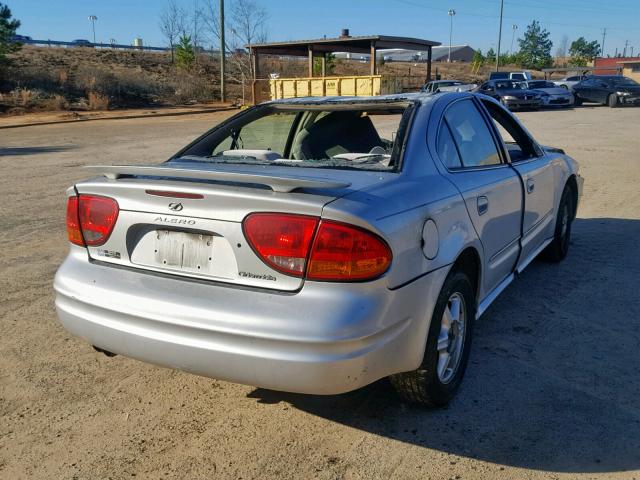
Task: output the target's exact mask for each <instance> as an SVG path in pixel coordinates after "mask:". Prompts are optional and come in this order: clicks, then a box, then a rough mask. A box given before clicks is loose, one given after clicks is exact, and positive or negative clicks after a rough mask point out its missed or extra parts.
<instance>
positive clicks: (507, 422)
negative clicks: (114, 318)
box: [0, 107, 640, 479]
mask: <svg viewBox="0 0 640 480" xmlns="http://www.w3.org/2000/svg"><path fill="white" fill-rule="evenodd" d="M227 115H228V113H217V114H207V115H194V116H189V117H173V118H155V119H140V120H113V121H95V122H88V123H82V124H70V125H69V124H67V125H51V126H42V127H26V128H17V129H11V130H4V131H0V189H1V191H2V202H0V212H1V217H0V227H1V228H0V245H2V250H1V251H0V266H1V271H2V274H1V276H0V292H1V294H0V295H1V296H0V298H1V300H2V301H1V302H0V315H1V320H0V359H1V363H0V477H2V478H7V479H9V478H11V479H16V478H46V479H50V478H78V479H95V478H131V477H136V476H137V477H138V478H175V479H182V478H242V479H250V478H261V479H262V478H274V479H275V478H278V479H300V478H320V479H339V478H340V479H341V478H346V479H373V478H403V479H404V478H415V479H429V478H431V479H450V478H454V479H473V478H492V479H506V478H517V479H529V478H536V479H537V478H562V479H573V478H584V479H587V478H610V479H631V478H638V479H640V374H639V373H638V365H639V363H640V362H639V360H640V348H639V347H640V334H639V327H640V307H639V306H638V301H637V298H638V294H637V292H638V289H637V284H638V280H640V256H639V255H638V254H637V249H638V242H639V240H640V196H639V195H638V194H639V192H640V188H639V187H638V185H639V182H640V157H639V155H638V154H639V152H640V109H637V108H636V109H633V108H624V109H622V108H621V109H609V108H605V107H583V108H579V109H575V110H569V111H558V112H556V111H552V112H527V113H523V114H520V116H521V118H522V119H523V120H524V122H525V124H526V125H527V127H528V128H529V129H530V130H531V131H532V133H533V134H534V135H535V136H536V137H537V138H538V139H539V140H540V141H541V142H542V143H545V144H549V145H554V146H560V147H563V148H565V149H566V150H567V152H568V153H569V154H571V155H573V156H574V157H575V158H577V159H578V160H579V161H580V162H581V164H582V174H583V176H584V177H585V178H586V185H585V192H584V199H583V204H582V206H581V208H580V211H579V218H578V219H577V220H576V223H575V225H574V241H573V244H572V247H571V252H570V254H569V257H568V258H567V259H566V261H565V262H563V263H561V264H559V265H550V264H545V263H541V262H534V263H533V264H532V265H531V266H530V267H529V268H528V270H527V271H526V272H525V273H524V275H523V276H522V277H521V278H520V279H519V280H518V281H517V282H516V283H515V284H513V285H512V286H511V287H509V288H508V289H507V291H506V292H505V293H504V294H503V295H502V296H501V297H500V298H499V299H498V300H497V301H496V302H495V303H494V305H493V306H492V307H491V308H490V309H489V311H488V312H487V313H486V314H485V315H484V316H483V318H482V319H481V320H480V321H479V322H478V323H477V324H476V329H475V339H474V346H473V351H472V353H471V361H470V365H469V368H468V370H467V375H466V378H465V381H464V383H463V386H462V388H461V390H460V392H459V395H458V397H457V398H456V399H455V400H454V401H453V402H452V403H451V405H450V406H449V407H448V408H446V409H442V410H437V411H428V410H421V409H418V408H414V407H410V406H407V405H403V404H402V403H399V402H398V401H397V400H396V398H395V397H394V394H393V392H392V391H391V389H390V387H389V386H388V385H387V383H386V382H384V381H382V382H378V383H376V384H374V385H372V386H370V387H367V388H365V389H362V390H360V391H357V392H354V393H352V394H347V395H342V396H336V397H314V396H303V395H292V394H285V393H278V392H272V391H266V390H263V389H256V388H252V387H249V386H241V385H234V384H230V383H226V382H221V381H216V380H211V379H207V378H200V377H196V376H192V375H188V374H184V373H181V372H176V371H170V370H166V369H162V368H158V367H154V366H152V365H147V364H143V363H140V362H136V361H134V360H129V359H127V358H122V357H115V358H112V359H109V358H107V357H105V356H103V355H101V354H97V353H96V352H94V351H93V350H92V349H91V347H90V346H89V345H87V344H85V343H83V342H82V341H80V340H78V339H76V338H74V337H71V336H70V335H68V334H67V333H66V332H65V331H64V330H63V329H62V328H61V327H60V325H59V324H58V322H57V320H56V317H55V313H54V307H53V291H52V287H51V284H52V280H53V275H54V272H55V270H56V267H57V266H58V265H59V264H60V262H61V261H62V259H63V258H64V256H65V254H66V250H67V242H66V239H65V231H64V208H65V198H64V190H65V188H66V187H67V186H69V185H71V184H72V183H73V181H74V180H78V179H81V178H83V177H84V176H86V175H85V174H84V173H83V172H82V170H81V169H79V168H78V167H79V166H81V165H84V164H89V163H136V162H151V161H159V160H163V159H165V158H166V157H167V156H168V155H169V154H171V153H172V152H174V151H175V150H177V149H178V147H180V146H182V145H183V144H185V143H186V142H187V141H188V140H190V139H191V138H193V137H194V136H196V135H197V134H199V133H200V132H202V131H204V130H205V129H206V128H208V127H209V126H211V125H213V124H215V123H217V122H219V121H221V120H222V119H223V118H225V117H226V116H227Z"/></svg>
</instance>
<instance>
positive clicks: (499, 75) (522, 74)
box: [489, 70, 533, 81]
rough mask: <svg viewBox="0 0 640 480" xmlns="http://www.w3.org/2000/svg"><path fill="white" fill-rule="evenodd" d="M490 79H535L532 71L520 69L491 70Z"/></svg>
mask: <svg viewBox="0 0 640 480" xmlns="http://www.w3.org/2000/svg"><path fill="white" fill-rule="evenodd" d="M489 80H521V81H523V80H533V77H532V76H531V72H527V71H524V70H523V71H519V72H491V73H490V74H489Z"/></svg>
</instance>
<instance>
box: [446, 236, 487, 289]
mask: <svg viewBox="0 0 640 480" xmlns="http://www.w3.org/2000/svg"><path fill="white" fill-rule="evenodd" d="M451 270H460V271H462V272H464V273H466V274H467V275H468V276H469V280H471V284H472V286H473V291H474V292H475V295H476V302H477V301H478V300H479V298H480V286H481V283H482V262H481V260H480V253H479V252H478V250H476V249H475V248H474V247H472V246H468V247H466V248H465V249H464V250H462V251H461V252H460V254H459V255H458V257H457V258H456V260H455V262H453V266H452V267H451Z"/></svg>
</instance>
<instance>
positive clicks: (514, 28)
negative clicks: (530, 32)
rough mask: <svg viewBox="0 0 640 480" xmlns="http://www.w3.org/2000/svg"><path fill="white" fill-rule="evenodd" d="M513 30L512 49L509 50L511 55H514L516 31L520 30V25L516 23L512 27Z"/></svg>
mask: <svg viewBox="0 0 640 480" xmlns="http://www.w3.org/2000/svg"><path fill="white" fill-rule="evenodd" d="M511 28H512V29H513V33H512V34H511V49H510V50H509V53H510V54H511V55H513V40H514V39H515V37H516V30H517V29H518V25H516V24H515V23H514V24H513V25H511Z"/></svg>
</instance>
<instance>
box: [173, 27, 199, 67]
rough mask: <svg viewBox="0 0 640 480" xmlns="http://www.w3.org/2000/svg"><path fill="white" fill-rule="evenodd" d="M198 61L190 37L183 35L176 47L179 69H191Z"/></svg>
mask: <svg viewBox="0 0 640 480" xmlns="http://www.w3.org/2000/svg"><path fill="white" fill-rule="evenodd" d="M195 60H196V52H195V50H194V48H193V43H191V37H190V36H189V35H182V36H181V37H180V42H179V43H178V45H177V46H176V61H177V63H178V67H179V68H184V69H185V70H188V69H190V68H191V67H192V66H193V64H194V62H195Z"/></svg>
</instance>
